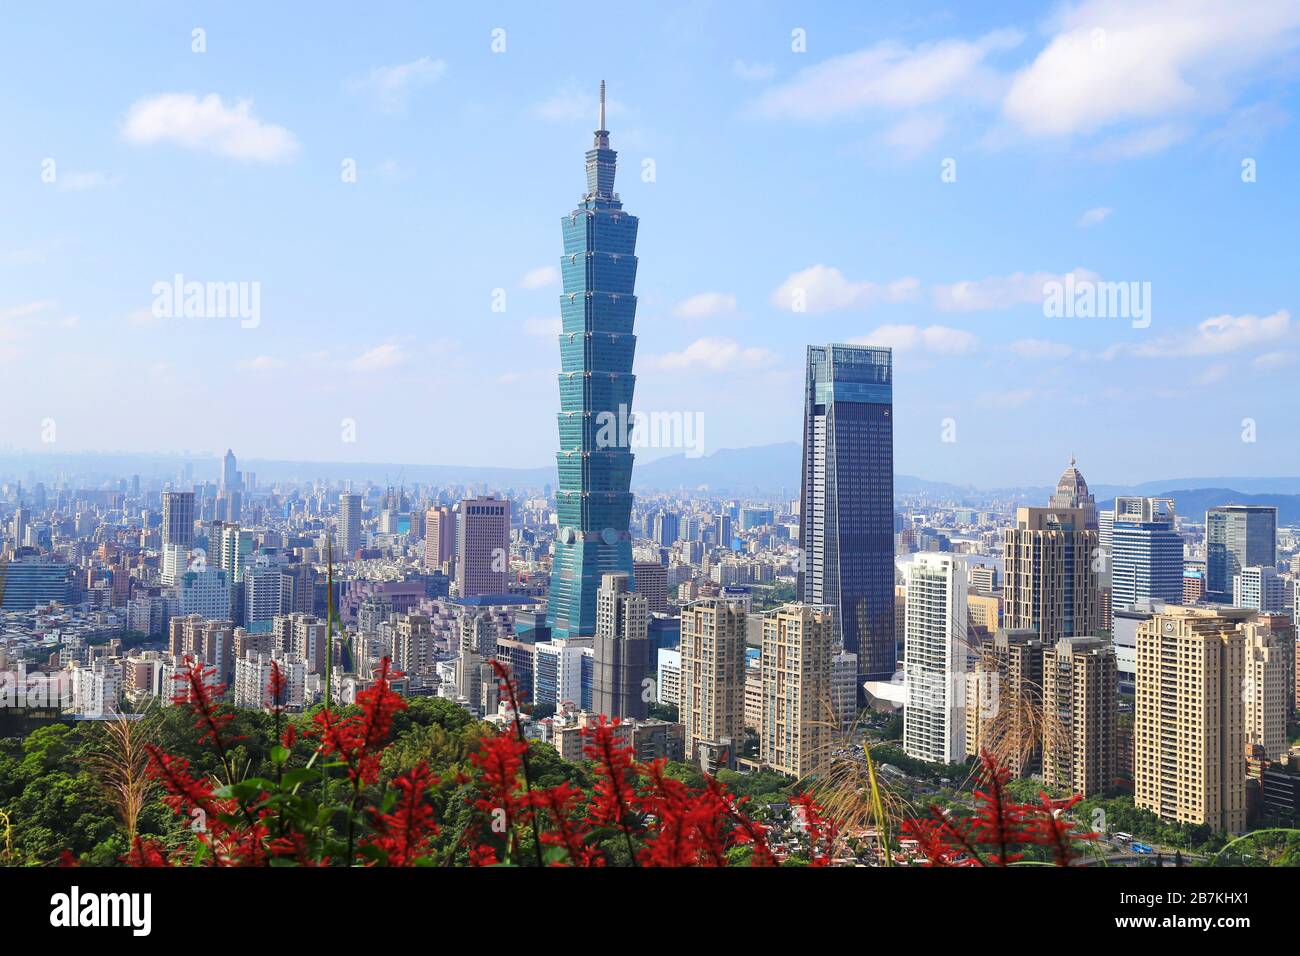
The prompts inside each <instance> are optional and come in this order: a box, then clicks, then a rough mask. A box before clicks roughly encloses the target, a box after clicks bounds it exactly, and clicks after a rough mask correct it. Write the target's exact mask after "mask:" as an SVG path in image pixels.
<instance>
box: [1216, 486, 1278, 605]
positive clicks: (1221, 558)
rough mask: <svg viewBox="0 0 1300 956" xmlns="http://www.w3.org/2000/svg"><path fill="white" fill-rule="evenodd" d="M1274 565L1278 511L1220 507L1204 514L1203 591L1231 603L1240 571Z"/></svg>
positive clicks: (1267, 508)
mask: <svg viewBox="0 0 1300 956" xmlns="http://www.w3.org/2000/svg"><path fill="white" fill-rule="evenodd" d="M1276 564H1277V508H1275V507H1274V506H1273V505H1223V506H1222V507H1219V508H1211V509H1210V510H1209V511H1207V512H1206V513H1205V572H1206V573H1205V592H1206V597H1207V598H1209V599H1210V600H1211V601H1219V602H1222V603H1228V602H1230V601H1231V600H1232V579H1233V577H1234V576H1235V575H1238V574H1240V573H1241V569H1242V568H1253V567H1255V566H1257V565H1260V566H1263V567H1266V568H1271V567H1274V566H1275V565H1276Z"/></svg>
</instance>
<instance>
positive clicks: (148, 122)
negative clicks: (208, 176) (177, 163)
mask: <svg viewBox="0 0 1300 956" xmlns="http://www.w3.org/2000/svg"><path fill="white" fill-rule="evenodd" d="M122 135H123V137H124V138H125V139H126V140H127V141H128V142H131V143H136V144H137V145H153V144H155V143H174V144H175V145H177V146H181V147H183V148H185V149H193V150H199V151H202V152H209V153H216V154H217V155H218V156H228V157H230V158H232V159H241V160H251V161H255V162H263V163H277V162H283V161H285V160H287V159H290V158H292V157H293V156H294V155H295V154H296V153H297V152H298V141H297V139H295V138H294V135H293V134H292V133H290V132H289V131H288V130H287V129H285V128H284V127H283V126H277V125H275V124H274V123H266V122H263V121H262V120H260V119H258V118H257V117H256V116H254V115H253V103H252V100H239V101H237V102H236V103H235V104H234V105H233V106H226V104H225V103H223V102H222V101H221V97H220V96H218V95H217V94H216V93H209V94H208V95H207V96H205V97H203V98H202V99H199V98H198V97H197V96H195V95H194V94H192V93H163V94H161V95H159V96H152V97H147V98H145V99H141V100H136V102H134V103H132V104H131V108H130V109H129V110H127V114H126V120H125V121H124V123H123V125H122Z"/></svg>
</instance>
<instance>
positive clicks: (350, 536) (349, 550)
mask: <svg viewBox="0 0 1300 956" xmlns="http://www.w3.org/2000/svg"><path fill="white" fill-rule="evenodd" d="M337 543H338V549H339V551H340V552H341V553H342V557H343V558H344V559H345V560H346V559H348V558H351V557H352V556H353V555H354V554H356V553H357V551H358V550H359V549H360V548H361V545H362V539H361V496H360V495H357V494H348V493H344V494H341V495H339V525H338V533H337Z"/></svg>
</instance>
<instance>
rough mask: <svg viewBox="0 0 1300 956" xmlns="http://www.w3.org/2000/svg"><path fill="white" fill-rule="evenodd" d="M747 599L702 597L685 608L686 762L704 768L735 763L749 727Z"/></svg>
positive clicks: (681, 714) (683, 718)
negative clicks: (746, 665)
mask: <svg viewBox="0 0 1300 956" xmlns="http://www.w3.org/2000/svg"><path fill="white" fill-rule="evenodd" d="M748 611H749V602H748V601H747V600H745V599H743V598H731V597H718V598H703V599H701V600H699V601H695V602H692V603H691V604H688V605H687V606H686V607H685V608H683V609H682V638H681V644H680V645H679V647H678V653H679V654H680V655H681V677H680V680H681V700H680V703H679V706H678V714H679V717H680V719H681V722H682V724H683V725H684V726H685V741H686V743H685V751H686V760H687V762H692V763H698V764H700V765H701V766H703V767H704V768H705V769H709V770H712V769H716V768H718V767H729V766H732V765H733V764H734V763H735V758H736V749H737V748H738V747H739V746H740V743H741V740H742V736H741V735H742V733H743V732H744V723H745V626H746V617H747V614H748Z"/></svg>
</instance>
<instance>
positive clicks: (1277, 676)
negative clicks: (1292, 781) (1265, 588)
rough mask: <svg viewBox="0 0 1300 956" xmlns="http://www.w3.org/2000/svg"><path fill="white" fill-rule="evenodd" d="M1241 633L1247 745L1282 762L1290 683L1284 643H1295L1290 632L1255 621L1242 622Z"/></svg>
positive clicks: (1285, 746)
mask: <svg viewBox="0 0 1300 956" xmlns="http://www.w3.org/2000/svg"><path fill="white" fill-rule="evenodd" d="M1241 630H1242V634H1243V635H1245V640H1246V651H1245V653H1246V679H1245V682H1244V684H1243V686H1242V696H1243V698H1244V701H1245V721H1246V744H1247V745H1250V744H1256V745H1258V746H1260V747H1263V748H1264V755H1265V756H1266V757H1267V758H1268V759H1269V760H1281V759H1282V758H1283V756H1285V754H1286V752H1287V749H1288V748H1287V732H1286V724H1287V714H1288V710H1289V699H1290V696H1291V686H1289V685H1292V684H1293V681H1292V663H1291V661H1292V656H1291V654H1289V653H1287V651H1288V648H1287V647H1286V646H1285V644H1284V641H1287V642H1291V643H1292V644H1293V645H1294V642H1293V641H1292V639H1291V636H1290V634H1289V633H1285V634H1282V633H1277V632H1275V631H1273V629H1272V628H1271V627H1269V625H1268V624H1265V623H1260V622H1258V621H1247V622H1245V623H1243V624H1242V625H1241ZM1288 630H1289V629H1288Z"/></svg>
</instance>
